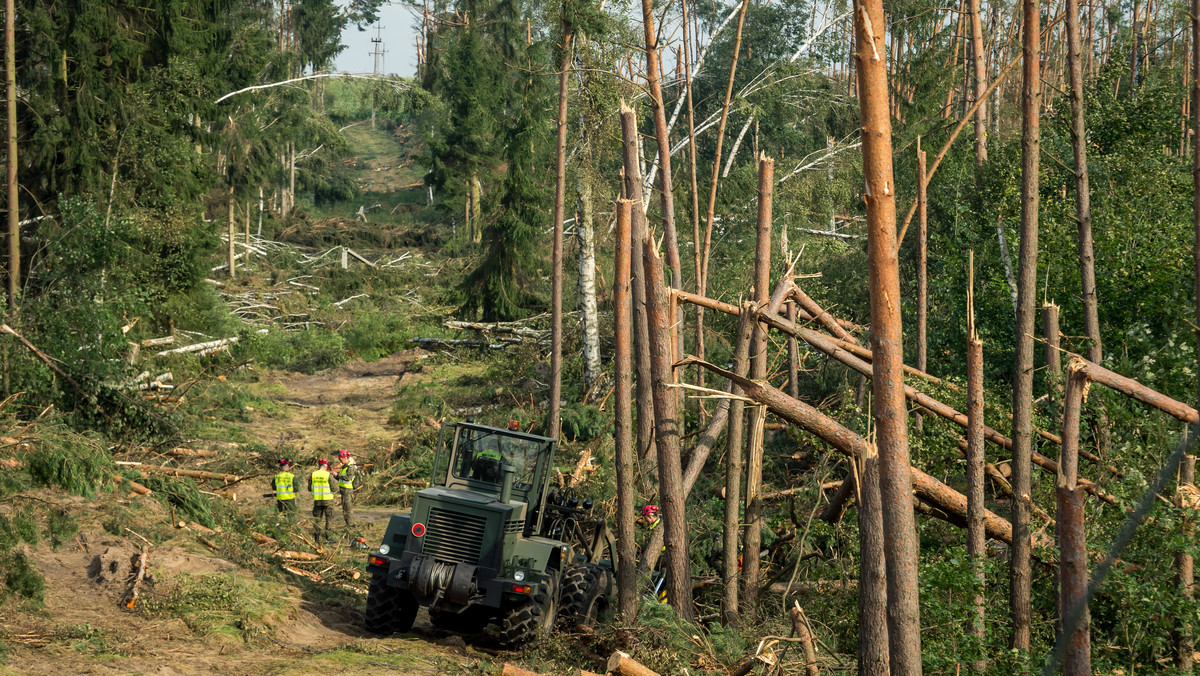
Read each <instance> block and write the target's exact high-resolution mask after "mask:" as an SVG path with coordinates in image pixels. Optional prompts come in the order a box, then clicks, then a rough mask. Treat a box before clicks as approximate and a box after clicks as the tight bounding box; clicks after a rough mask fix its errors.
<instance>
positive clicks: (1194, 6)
mask: <svg viewBox="0 0 1200 676" xmlns="http://www.w3.org/2000/svg"><path fill="white" fill-rule="evenodd" d="M1190 4H1191V12H1190V15H1191V30H1192V44H1191V48H1192V60H1191V69H1192V82H1191V88H1192V91H1191V96H1192V98H1191V113H1192V142H1193V143H1195V146H1194V148H1193V150H1192V226H1193V233H1194V235H1193V237H1194V239H1193V248H1192V271H1193V280H1194V281H1193V284H1194V286H1193V287H1192V290H1193V292H1194V294H1195V295H1194V296H1193V297H1194V298H1200V0H1192V2H1191V3H1190ZM1196 321H1197V326H1200V301H1197V303H1196ZM1196 337H1197V343H1198V344H1200V331H1197V332H1196ZM1198 373H1200V372H1198ZM1197 377H1198V379H1200V375H1198V376H1197ZM1198 385H1200V383H1198ZM1197 401H1198V402H1200V399H1198V400H1197ZM1197 406H1200V403H1197ZM1182 466H1183V468H1184V469H1183V470H1182V471H1181V473H1180V482H1183V480H1184V479H1185V478H1186V479H1187V480H1188V482H1194V481H1195V459H1193V458H1190V457H1189V458H1184V462H1183V465H1182ZM1184 528H1186V529H1188V531H1189V532H1190V530H1191V524H1190V522H1189V521H1186V520H1185V521H1184ZM1175 559H1176V567H1177V573H1176V574H1177V576H1178V578H1179V588H1180V594H1182V595H1183V597H1184V598H1185V599H1189V600H1190V599H1191V598H1192V597H1193V594H1194V589H1193V581H1194V577H1193V561H1192V557H1191V556H1190V555H1189V554H1188V553H1187V552H1179V553H1178V554H1176V556H1175ZM1178 633H1179V640H1178V641H1176V652H1175V665H1176V666H1178V667H1179V668H1180V670H1183V671H1185V672H1190V671H1191V670H1192V667H1193V664H1192V661H1193V660H1192V650H1193V647H1194V645H1195V638H1194V634H1193V632H1192V628H1191V627H1190V626H1189V625H1187V624H1181V626H1180V627H1179V630H1178Z"/></svg>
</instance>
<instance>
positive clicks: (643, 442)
mask: <svg viewBox="0 0 1200 676" xmlns="http://www.w3.org/2000/svg"><path fill="white" fill-rule="evenodd" d="M621 137H622V143H623V146H622V147H623V150H624V166H625V198H626V199H628V200H629V201H631V202H633V203H634V204H635V205H636V208H634V210H633V214H632V217H631V218H630V221H629V234H630V237H631V239H632V242H633V244H632V247H633V258H632V260H631V263H630V265H631V270H632V275H633V280H632V282H631V286H632V288H633V358H634V365H635V366H634V367H635V369H636V371H637V436H636V439H637V459H638V462H639V463H640V464H641V466H642V471H643V473H649V472H650V470H651V468H652V462H650V461H649V457H650V448H651V445H652V444H653V443H654V398H653V396H652V395H651V393H650V380H651V378H650V337H649V334H648V333H646V284H645V279H646V272H645V261H643V260H642V256H641V251H640V250H641V241H642V239H644V238H645V236H646V214H645V213H644V212H643V211H642V177H641V173H640V170H639V168H638V167H639V164H638V162H639V160H640V157H639V155H638V129H637V118H636V117H635V116H634V112H633V109H632V108H630V107H629V106H626V105H625V104H624V102H622V103H621Z"/></svg>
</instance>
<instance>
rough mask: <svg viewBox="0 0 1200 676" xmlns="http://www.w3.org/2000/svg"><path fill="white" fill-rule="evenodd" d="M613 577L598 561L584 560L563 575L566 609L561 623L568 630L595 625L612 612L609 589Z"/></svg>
mask: <svg viewBox="0 0 1200 676" xmlns="http://www.w3.org/2000/svg"><path fill="white" fill-rule="evenodd" d="M611 582H612V577H611V576H610V575H609V572H608V570H607V569H605V568H603V567H602V566H599V565H597V564H595V563H580V564H576V565H574V566H571V567H570V568H568V569H567V573H566V575H564V576H563V587H562V610H561V611H560V612H559V623H560V624H561V626H562V627H563V628H564V629H572V628H574V627H576V626H578V625H581V624H586V625H594V624H596V623H597V622H598V621H600V620H603V619H604V618H605V615H606V613H607V612H608V608H609V603H608V591H609V586H610V585H611Z"/></svg>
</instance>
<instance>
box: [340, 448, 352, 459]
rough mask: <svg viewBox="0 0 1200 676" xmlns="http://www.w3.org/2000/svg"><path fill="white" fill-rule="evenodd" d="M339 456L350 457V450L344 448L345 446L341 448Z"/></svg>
mask: <svg viewBox="0 0 1200 676" xmlns="http://www.w3.org/2000/svg"><path fill="white" fill-rule="evenodd" d="M338 457H339V458H349V457H350V451H347V450H346V449H344V448H343V449H341V450H339V451H338Z"/></svg>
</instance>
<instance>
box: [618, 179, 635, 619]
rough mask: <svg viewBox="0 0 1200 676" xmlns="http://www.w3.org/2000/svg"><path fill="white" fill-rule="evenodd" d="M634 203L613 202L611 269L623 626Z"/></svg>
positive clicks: (629, 609) (630, 487) (628, 581)
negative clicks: (614, 215)
mask: <svg viewBox="0 0 1200 676" xmlns="http://www.w3.org/2000/svg"><path fill="white" fill-rule="evenodd" d="M632 208H633V203H632V202H630V201H629V200H627V199H622V200H618V202H617V230H616V254H615V256H614V263H613V267H614V268H615V270H614V272H613V330H614V331H613V332H614V336H613V345H614V353H615V354H614V356H613V371H614V373H615V384H616V387H615V392H614V395H615V402H614V404H613V416H614V429H615V432H614V434H613V444H614V446H615V448H614V452H613V453H614V460H615V463H616V466H617V551H618V556H617V559H618V560H619V561H625V562H628V563H626V565H623V566H619V567H618V568H617V608H618V610H619V612H620V614H621V618H622V619H623V621H625V622H632V621H633V619H634V618H635V617H636V616H637V603H638V601H637V589H636V588H635V587H636V584H637V583H636V579H637V578H636V575H635V570H634V567H633V565H631V564H632V562H633V561H634V560H636V558H637V543H636V542H635V541H634V540H635V536H636V533H635V527H634V513H633V510H634V501H635V500H636V498H637V486H636V485H635V483H634V476H633V460H634V457H635V451H634V448H633V419H632V417H633V409H632V401H631V400H630V394H631V392H632V390H633V371H632V364H631V359H632V351H633V347H632V340H633V336H632V334H633V326H632V322H633V310H632V306H631V302H630V289H629V284H630V281H629V278H630V255H631V249H630V237H629V227H630V225H629V224H630V217H631V211H632Z"/></svg>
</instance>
